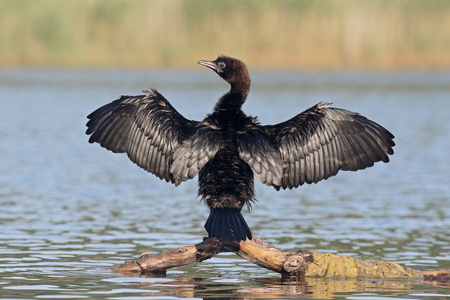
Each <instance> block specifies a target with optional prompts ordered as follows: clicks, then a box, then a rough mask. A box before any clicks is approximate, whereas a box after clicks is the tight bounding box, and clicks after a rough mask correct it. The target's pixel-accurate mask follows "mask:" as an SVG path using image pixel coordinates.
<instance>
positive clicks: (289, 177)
mask: <svg viewBox="0 0 450 300" xmlns="http://www.w3.org/2000/svg"><path fill="white" fill-rule="evenodd" d="M259 127H260V128H259V129H252V131H256V130H259V131H260V130H261V128H262V129H263V130H264V133H265V134H264V135H263V138H260V139H259V141H260V143H262V144H263V146H258V147H257V146H250V145H246V147H242V149H243V152H244V153H241V156H243V157H246V156H253V158H252V160H249V159H247V160H246V162H247V163H248V164H249V165H250V167H251V168H252V169H253V171H254V172H255V173H257V171H258V170H261V171H262V175H260V176H257V177H258V178H259V179H260V180H261V178H262V179H263V180H261V181H262V182H263V183H265V184H267V185H273V186H274V187H275V188H276V189H279V188H280V187H281V188H283V189H286V188H289V189H291V188H294V187H298V186H299V185H302V184H304V183H317V182H319V181H320V180H323V179H327V178H329V177H330V176H333V175H336V174H337V173H338V171H339V170H345V171H356V170H361V169H365V168H367V167H371V166H373V165H374V163H375V162H378V161H383V162H388V161H389V157H388V155H391V154H393V153H394V151H393V149H392V147H393V146H394V145H395V143H394V141H393V138H394V136H393V135H392V134H391V133H390V132H389V131H388V130H386V129H385V128H383V127H382V126H380V125H378V124H377V123H375V122H373V121H371V120H369V119H367V118H365V117H364V116H361V115H359V114H357V113H354V112H350V111H348V110H344V109H339V108H331V107H330V104H323V103H319V104H317V105H315V106H313V107H311V108H310V109H308V110H306V111H304V112H303V113H301V114H298V115H297V116H295V117H293V118H292V119H290V120H288V121H286V122H283V123H280V124H277V125H268V126H259ZM263 147H266V148H269V149H276V150H277V151H278V153H279V159H276V160H274V159H271V158H270V157H269V159H268V160H269V161H273V162H274V163H275V164H276V167H275V169H276V170H275V171H274V168H273V167H272V168H269V170H268V171H267V169H266V168H261V167H260V166H261V165H262V164H261V163H260V161H267V156H265V155H264V153H263V151H261V150H260V149H262V148H263ZM269 152H270V151H269ZM272 152H273V151H272ZM272 152H270V153H272ZM271 155H272V156H274V155H273V154H271ZM280 168H281V170H282V172H281V176H279V177H276V175H275V174H279V170H280ZM269 174H271V175H269ZM274 175H275V177H276V178H275V179H272V180H268V179H265V178H266V177H267V178H271V177H270V176H272V177H273V176H274Z"/></svg>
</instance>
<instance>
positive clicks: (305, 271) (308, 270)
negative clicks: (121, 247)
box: [114, 236, 450, 282]
mask: <svg viewBox="0 0 450 300" xmlns="http://www.w3.org/2000/svg"><path fill="white" fill-rule="evenodd" d="M220 252H234V253H235V254H237V255H239V256H240V257H242V258H245V259H246V260H248V261H250V262H252V263H255V264H257V265H259V266H261V267H264V268H266V269H269V270H272V271H275V272H278V273H281V274H283V275H285V276H297V277H298V276H306V277H337V278H371V279H410V280H426V281H429V282H431V281H439V282H450V270H441V271H429V272H420V271H415V270H413V269H411V268H409V267H404V266H400V265H399V264H395V263H391V262H385V261H362V260H359V259H356V258H352V257H348V256H338V255H335V254H330V253H318V252H314V251H308V250H300V251H296V252H293V251H286V250H283V249H280V248H277V247H275V246H272V245H270V244H269V243H266V242H264V241H263V240H261V239H259V238H258V237H256V236H253V238H252V240H246V241H241V242H239V243H238V242H236V241H234V242H230V241H219V240H217V239H216V238H212V239H208V238H206V239H204V240H203V242H201V243H200V244H197V245H193V246H185V247H181V248H178V249H175V250H172V251H169V252H165V253H161V254H149V253H143V254H141V255H140V256H139V259H140V260H139V261H133V262H126V263H124V264H123V265H121V266H115V267H114V269H115V271H117V272H121V273H141V274H155V273H156V274H160V273H163V274H164V273H165V271H166V270H167V269H169V268H173V267H179V266H183V265H187V264H191V263H194V262H201V261H204V260H206V259H209V258H211V257H213V256H215V255H216V254H218V253H220Z"/></svg>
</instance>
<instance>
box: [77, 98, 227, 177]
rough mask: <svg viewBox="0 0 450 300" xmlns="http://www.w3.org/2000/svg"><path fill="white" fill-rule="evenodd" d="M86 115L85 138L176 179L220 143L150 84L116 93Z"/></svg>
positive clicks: (209, 155) (188, 173) (205, 126)
mask: <svg viewBox="0 0 450 300" xmlns="http://www.w3.org/2000/svg"><path fill="white" fill-rule="evenodd" d="M88 118H89V121H88V122H87V124H86V126H87V127H88V128H87V130H86V134H89V135H91V136H90V138H89V142H90V143H94V142H97V143H99V144H100V145H101V146H102V147H104V148H106V149H108V150H111V151H113V152H116V153H127V155H128V157H129V158H130V160H131V161H133V162H134V163H136V164H137V165H138V166H140V167H141V168H143V169H145V170H147V171H148V172H151V173H153V174H155V175H156V176H158V177H159V178H161V179H165V180H166V181H168V182H169V181H170V182H172V183H175V184H176V185H178V184H180V183H181V182H182V181H185V180H188V179H191V178H193V177H195V175H196V174H197V173H198V172H199V170H200V169H201V168H202V167H203V166H204V165H205V164H206V163H207V162H208V161H209V160H210V159H211V158H212V157H213V156H214V155H215V153H216V152H217V150H218V145H220V135H219V134H218V133H217V132H216V130H214V129H213V128H208V124H206V123H204V122H202V123H200V122H197V121H191V120H188V119H186V118H184V117H183V116H182V115H181V114H180V113H178V112H177V111H176V110H175V109H174V108H173V107H172V105H171V104H170V103H169V102H168V101H167V100H166V99H165V98H164V97H163V96H162V95H161V94H160V93H158V92H157V91H156V90H151V91H146V92H145V95H141V96H122V97H121V98H120V99H118V100H115V101H113V102H111V103H109V104H106V105H104V106H102V107H100V108H98V109H97V110H95V111H94V112H92V113H91V114H90V115H89V116H88ZM204 132H207V134H206V135H204V136H203V135H202V133H204ZM180 149H181V150H180ZM174 162H175V166H174ZM175 170H176V172H175V173H174V172H173V171H175Z"/></svg>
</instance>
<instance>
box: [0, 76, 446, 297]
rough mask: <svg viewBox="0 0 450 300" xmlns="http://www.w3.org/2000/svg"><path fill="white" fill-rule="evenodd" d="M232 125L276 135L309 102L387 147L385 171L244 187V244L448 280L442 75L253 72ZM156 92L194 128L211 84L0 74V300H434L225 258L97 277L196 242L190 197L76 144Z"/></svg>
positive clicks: (200, 215)
mask: <svg viewBox="0 0 450 300" xmlns="http://www.w3.org/2000/svg"><path fill="white" fill-rule="evenodd" d="M252 75H253V88H252V91H251V95H250V98H249V99H248V101H247V103H246V104H245V105H244V110H245V111H246V112H247V113H248V114H251V115H258V116H259V118H260V121H261V123H263V124H269V123H277V122H281V121H283V120H285V119H287V118H290V117H292V116H293V115H295V114H296V113H299V112H301V111H303V110H304V109H306V108H308V107H310V106H312V105H314V104H315V103H317V102H319V101H325V102H334V106H337V107H342V108H347V109H350V110H353V111H357V112H360V113H362V114H363V115H365V116H367V117H369V118H371V119H373V120H375V121H376V122H378V123H380V124H382V125H383V126H385V127H386V128H388V129H389V130H391V131H392V132H393V133H394V135H395V136H396V139H395V141H396V143H397V146H396V147H395V151H396V153H395V155H394V156H392V157H391V158H392V161H391V162H390V163H389V164H382V163H379V164H376V165H375V167H373V168H370V169H368V170H364V171H360V172H356V173H354V172H351V173H349V172H341V173H339V174H338V176H336V177H333V178H330V179H329V180H327V181H324V182H320V183H319V184H317V185H312V186H303V187H301V188H299V189H296V190H292V191H281V192H276V191H275V190H274V189H272V188H269V187H266V186H263V185H262V184H259V183H257V185H256V189H257V198H258V200H259V201H258V202H257V203H256V204H255V205H254V209H253V210H252V212H251V213H248V212H244V214H245V217H246V219H247V222H248V223H249V225H250V227H251V228H252V230H253V232H254V234H256V235H257V236H259V237H261V238H263V239H264V240H266V241H268V242H270V243H272V244H274V245H276V246H278V247H281V248H284V249H290V250H295V249H300V248H306V249H313V250H316V251H323V252H332V253H336V254H339V255H349V256H353V257H355V258H360V259H364V260H375V259H381V260H386V261H392V262H396V263H400V264H402V265H406V266H409V267H412V268H414V269H418V270H435V269H442V268H450V235H449V228H450V205H449V204H450V185H449V184H448V183H449V182H448V178H449V177H450V171H449V168H448V166H449V165H450V157H449V155H448V149H449V147H450V122H449V118H450V101H449V100H450V73H448V72H442V73H439V72H417V73H415V72H393V73H390V72H386V73H384V72H373V73H371V72H303V73H301V72H300V73H285V72H275V73H274V72H272V73H270V72H260V73H258V72H254V73H253V74H252ZM148 87H153V88H157V89H158V90H159V91H160V92H161V93H162V94H163V95H165V97H166V98H167V99H169V100H170V101H171V103H172V104H173V105H174V106H175V107H176V108H177V110H178V111H179V112H181V113H182V114H183V115H185V116H186V117H187V118H190V119H201V118H203V117H204V115H205V114H206V113H208V112H210V111H211V109H212V107H213V105H214V101H215V100H216V99H217V98H218V97H219V96H220V95H221V94H223V93H224V92H225V91H226V89H227V85H226V83H224V82H222V81H221V80H220V79H219V78H218V77H217V76H215V75H214V74H212V73H211V72H210V71H208V70H200V71H198V72H187V71H186V72H174V71H152V72H150V71H148V72H147V71H119V70H103V71H95V70H77V71H63V70H25V69H24V70H20V69H19V70H2V71H1V72H0V104H1V117H0V140H1V147H0V157H1V160H0V229H1V230H0V295H1V297H0V298H4V299H7V298H10V299H18V298H20V299H55V298H56V299H72V298H74V299H91V298H92V299H106V298H107V299H128V300H131V299H175V298H178V297H196V298H211V297H214V298H219V297H223V298H329V299H391V298H403V299H424V298H428V299H448V298H449V297H450V288H449V287H448V286H444V285H441V286H435V285H430V284H423V283H421V282H409V281H382V280H369V279H359V280H335V279H314V278H307V279H306V281H304V282H283V281H282V280H281V279H280V276H279V275H278V274H276V273H273V272H271V271H268V270H265V269H262V268H259V267H257V266H255V265H252V264H250V263H249V262H247V261H245V260H243V259H241V258H239V257H237V256H235V255H233V254H228V253H223V254H219V255H218V256H216V257H214V258H213V259H211V260H208V261H205V262H202V263H197V264H192V265H189V266H185V267H180V268H175V269H171V270H169V271H168V272H167V276H165V277H164V276H159V277H151V276H147V277H130V276H124V275H122V274H117V273H114V272H112V271H111V267H112V266H113V265H114V264H122V263H123V262H125V261H129V260H135V259H137V257H138V255H139V254H140V253H141V252H144V251H148V252H152V253H159V252H163V251H168V250H171V249H173V248H177V247H181V246H184V245H192V244H196V243H198V242H200V241H201V238H202V236H203V235H205V231H204V229H203V223H204V221H205V220H206V217H207V215H208V211H207V209H206V208H205V207H204V205H203V204H201V203H199V199H198V198H196V189H197V186H196V182H195V181H192V182H187V183H183V184H182V185H181V186H179V187H177V188H175V187H173V186H171V185H169V184H167V183H165V182H163V181H160V180H159V179H157V178H156V177H154V176H152V175H150V174H148V173H146V172H144V171H143V170H142V169H140V168H138V167H136V166H135V165H134V164H132V163H131V162H130V161H129V160H128V158H127V157H126V156H125V155H118V154H112V153H110V152H108V151H106V150H104V149H102V148H101V147H99V146H98V145H90V144H88V143H87V136H86V135H85V134H84V131H85V122H86V115H87V114H88V113H90V112H91V111H93V110H94V109H96V108H97V107H99V106H101V105H102V104H105V103H107V102H109V101H112V100H114V99H116V97H117V96H119V95H121V94H139V93H140V90H142V89H145V88H148Z"/></svg>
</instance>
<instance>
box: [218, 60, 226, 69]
mask: <svg viewBox="0 0 450 300" xmlns="http://www.w3.org/2000/svg"><path fill="white" fill-rule="evenodd" d="M226 66H227V65H226V64H225V63H224V62H223V61H221V62H220V63H219V68H221V69H225V67H226Z"/></svg>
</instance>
